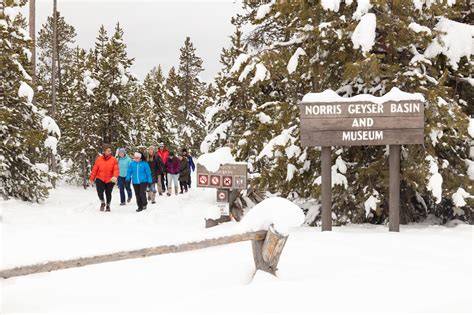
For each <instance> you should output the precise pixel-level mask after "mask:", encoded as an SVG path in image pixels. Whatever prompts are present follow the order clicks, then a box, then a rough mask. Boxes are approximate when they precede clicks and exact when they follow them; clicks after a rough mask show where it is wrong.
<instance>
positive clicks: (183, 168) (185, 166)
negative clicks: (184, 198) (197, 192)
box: [178, 154, 189, 194]
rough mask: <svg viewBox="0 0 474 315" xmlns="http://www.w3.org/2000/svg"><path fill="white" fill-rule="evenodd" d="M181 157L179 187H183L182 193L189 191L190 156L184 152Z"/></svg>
mask: <svg viewBox="0 0 474 315" xmlns="http://www.w3.org/2000/svg"><path fill="white" fill-rule="evenodd" d="M178 159H179V164H180V168H179V187H180V188H181V191H180V194H182V193H185V192H188V177H189V162H188V158H187V157H186V156H185V155H184V154H182V155H181V156H179V157H178Z"/></svg>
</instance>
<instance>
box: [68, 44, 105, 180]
mask: <svg viewBox="0 0 474 315" xmlns="http://www.w3.org/2000/svg"><path fill="white" fill-rule="evenodd" d="M93 61H94V55H93V52H92V51H90V52H89V53H87V52H86V51H85V50H84V49H81V48H79V47H76V48H75V49H74V50H73V52H72V55H71V60H70V64H69V67H70V68H69V69H67V75H66V76H65V81H64V82H65V86H67V89H65V91H64V92H63V97H64V99H65V101H66V102H67V104H68V106H67V107H66V108H65V109H64V111H63V129H62V130H63V134H62V138H61V143H60V147H61V148H62V152H64V154H63V156H62V158H63V160H64V161H66V162H67V164H70V168H69V170H68V171H67V175H68V179H69V181H72V182H76V183H80V184H81V185H82V186H83V187H84V188H86V187H87V186H88V185H89V181H88V178H89V174H90V171H91V168H92V165H93V163H94V160H95V158H96V155H97V148H99V147H100V146H101V144H102V139H101V138H100V137H99V128H100V125H99V122H100V116H99V114H98V109H97V107H96V103H95V99H94V98H95V94H94V90H95V89H96V88H97V87H98V85H99V81H98V80H97V79H96V78H94V77H93V75H92V71H91V69H92V68H93ZM84 117H88V119H84Z"/></svg>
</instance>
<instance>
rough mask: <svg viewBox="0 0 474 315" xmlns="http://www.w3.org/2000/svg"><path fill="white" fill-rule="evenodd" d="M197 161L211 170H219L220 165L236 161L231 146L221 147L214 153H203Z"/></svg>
mask: <svg viewBox="0 0 474 315" xmlns="http://www.w3.org/2000/svg"><path fill="white" fill-rule="evenodd" d="M197 163H198V164H201V165H202V166H204V167H205V168H206V169H207V170H208V171H209V172H217V171H218V170H219V167H220V166H221V165H223V164H227V163H236V162H235V159H234V157H233V156H232V153H231V151H230V148H229V147H223V148H219V149H217V150H216V151H214V152H212V153H206V154H203V155H201V156H200V157H199V158H198V159H197Z"/></svg>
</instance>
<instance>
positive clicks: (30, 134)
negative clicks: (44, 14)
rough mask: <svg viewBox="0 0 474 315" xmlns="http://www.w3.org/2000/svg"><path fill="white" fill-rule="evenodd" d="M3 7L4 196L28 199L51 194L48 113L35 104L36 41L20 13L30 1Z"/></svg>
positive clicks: (0, 156)
mask: <svg viewBox="0 0 474 315" xmlns="http://www.w3.org/2000/svg"><path fill="white" fill-rule="evenodd" d="M4 5H5V8H8V10H5V11H0V21H1V23H0V34H1V37H0V42H1V45H0V50H1V54H0V63H1V64H2V72H1V80H0V82H1V86H0V99H1V102H0V125H1V126H2V127H1V132H0V140H1V142H2V145H1V147H0V170H1V171H0V174H1V175H0V181H1V182H0V187H1V188H0V194H1V195H2V196H3V197H4V198H8V197H14V198H20V199H22V200H27V201H40V200H42V199H44V198H46V197H47V196H48V189H49V188H50V183H49V175H48V173H47V172H46V171H45V169H44V168H43V167H42V166H44V164H43V163H41V162H44V160H42V159H41V158H42V157H44V155H45V150H44V147H43V141H44V140H45V131H44V130H43V126H42V119H43V118H44V112H42V111H40V110H39V109H38V108H37V107H36V106H35V105H33V103H32V101H33V95H34V92H33V87H34V86H33V82H32V78H31V75H30V74H29V73H28V70H29V69H30V66H29V62H30V58H31V53H30V51H29V49H28V47H29V46H30V45H31V41H30V39H29V37H28V32H27V31H26V27H27V25H26V20H25V18H24V17H23V16H22V15H21V14H18V13H19V10H20V7H21V6H23V5H25V1H21V2H18V1H7V2H5V3H4Z"/></svg>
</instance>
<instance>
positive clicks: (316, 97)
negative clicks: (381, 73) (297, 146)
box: [303, 87, 425, 104]
mask: <svg viewBox="0 0 474 315" xmlns="http://www.w3.org/2000/svg"><path fill="white" fill-rule="evenodd" d="M408 100H418V101H422V102H424V101H425V98H424V97H423V95H422V94H420V93H407V92H403V91H401V90H400V89H398V88H396V87H394V88H392V89H391V90H390V92H388V93H387V94H385V95H383V96H380V97H379V96H373V95H370V94H359V95H356V96H353V97H342V96H340V95H339V94H337V93H336V92H334V91H333V90H325V91H324V92H321V93H308V94H306V95H305V96H304V97H303V102H348V103H349V102H359V101H361V102H373V103H377V104H382V103H385V102H388V101H408Z"/></svg>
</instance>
